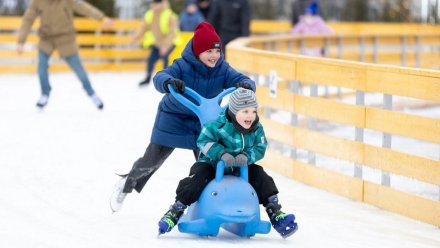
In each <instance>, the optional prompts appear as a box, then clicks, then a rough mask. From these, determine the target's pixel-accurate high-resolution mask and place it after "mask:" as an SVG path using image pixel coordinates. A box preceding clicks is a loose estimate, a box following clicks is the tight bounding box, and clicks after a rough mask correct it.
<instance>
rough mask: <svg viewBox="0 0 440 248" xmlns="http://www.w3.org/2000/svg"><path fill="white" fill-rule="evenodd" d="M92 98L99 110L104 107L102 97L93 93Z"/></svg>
mask: <svg viewBox="0 0 440 248" xmlns="http://www.w3.org/2000/svg"><path fill="white" fill-rule="evenodd" d="M90 98H92V101H93V103H94V104H95V105H96V107H97V108H98V109H99V110H102V109H103V108H104V103H103V102H102V101H101V99H99V97H98V96H97V95H96V94H93V95H91V96H90Z"/></svg>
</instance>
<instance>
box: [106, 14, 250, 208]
mask: <svg viewBox="0 0 440 248" xmlns="http://www.w3.org/2000/svg"><path fill="white" fill-rule="evenodd" d="M153 83H154V87H155V88H156V90H157V91H159V92H161V93H165V95H164V96H163V98H162V100H161V101H160V103H159V106H158V109H157V114H156V120H155V122H154V126H153V131H152V134H151V140H150V144H149V145H148V147H147V149H146V151H145V154H144V156H143V157H141V158H139V159H138V160H137V161H136V162H135V163H134V164H133V167H132V169H131V170H130V172H129V173H128V174H126V175H122V176H121V178H120V180H119V181H118V183H117V184H116V187H115V191H114V192H113V194H112V196H111V198H110V207H111V209H112V211H113V212H117V211H119V210H120V208H121V207H122V204H123V201H124V199H125V197H126V196H127V194H128V193H131V192H132V191H133V189H135V190H136V191H137V192H138V193H140V192H141V191H142V189H143V187H144V186H145V184H146V183H147V181H148V179H149V178H150V177H151V176H152V175H153V174H154V173H155V172H156V171H157V170H158V169H159V168H160V166H161V165H162V164H163V163H164V162H165V160H166V159H167V158H168V156H169V155H170V154H171V153H172V152H173V150H174V149H175V148H183V149H189V150H192V151H193V153H194V156H195V158H196V159H197V155H198V153H199V151H198V149H197V144H196V140H197V137H198V136H199V134H200V130H201V127H200V122H199V119H198V117H197V116H196V115H195V114H194V113H193V112H192V111H191V110H189V109H188V108H186V107H184V106H183V105H182V104H180V103H179V102H178V101H177V100H176V99H175V98H174V97H173V96H172V95H171V94H169V89H168V86H172V87H173V88H174V89H175V90H176V91H177V92H179V93H184V90H185V86H186V87H189V88H191V89H193V90H194V91H196V92H197V93H198V94H200V95H201V96H203V97H205V98H213V97H215V96H217V95H218V94H219V93H221V92H222V91H223V90H225V89H228V88H230V87H244V88H248V89H251V90H253V91H255V82H254V81H252V80H251V79H250V78H249V77H247V76H245V75H243V74H242V73H239V72H238V71H236V70H234V69H233V68H232V67H231V66H230V65H229V64H228V63H227V62H226V61H225V60H224V58H223V55H222V46H221V42H220V37H219V36H218V35H217V33H216V32H215V30H214V28H213V27H212V26H211V24H209V23H207V22H202V23H200V24H199V25H198V26H197V28H196V30H195V31H194V36H193V38H192V39H191V40H190V41H189V42H188V44H187V45H186V47H185V49H184V50H183V52H182V57H181V58H179V59H176V60H175V61H174V62H173V64H172V65H171V66H169V67H167V68H166V69H164V70H162V71H160V72H158V73H157V74H156V76H155V77H154V78H153Z"/></svg>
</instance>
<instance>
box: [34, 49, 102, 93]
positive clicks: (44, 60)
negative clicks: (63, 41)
mask: <svg viewBox="0 0 440 248" xmlns="http://www.w3.org/2000/svg"><path fill="white" fill-rule="evenodd" d="M50 56H51V55H50V54H49V55H48V54H46V53H45V52H43V51H41V50H38V76H39V78H40V86H41V94H42V95H46V96H49V95H50V91H51V89H52V88H51V87H50V83H49V59H50ZM63 59H64V60H65V61H66V62H67V64H68V65H69V67H70V68H71V69H72V70H73V71H74V72H75V74H76V76H77V77H78V79H79V80H80V81H81V83H82V86H83V88H84V90H85V91H86V92H87V95H89V96H91V95H93V94H95V91H94V90H93V88H92V85H91V84H90V81H89V78H88V76H87V73H86V71H85V70H84V67H83V66H82V64H81V60H80V58H79V54H78V53H75V54H73V55H71V56H68V57H64V58H63Z"/></svg>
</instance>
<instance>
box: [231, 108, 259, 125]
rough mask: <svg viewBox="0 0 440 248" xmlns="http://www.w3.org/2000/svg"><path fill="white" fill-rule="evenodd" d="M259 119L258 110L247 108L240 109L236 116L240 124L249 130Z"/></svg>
mask: <svg viewBox="0 0 440 248" xmlns="http://www.w3.org/2000/svg"><path fill="white" fill-rule="evenodd" d="M256 118H257V109H256V108H253V107H247V108H244V109H240V110H239V111H238V112H237V114H235V119H237V122H238V124H240V126H242V127H243V128H245V129H249V128H250V127H251V126H252V124H253V123H254V121H255V119H256Z"/></svg>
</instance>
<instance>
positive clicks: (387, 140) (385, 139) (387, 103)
mask: <svg viewBox="0 0 440 248" xmlns="http://www.w3.org/2000/svg"><path fill="white" fill-rule="evenodd" d="M392 107H393V96H392V95H389V94H384V95H383V108H384V109H392ZM382 147H384V148H391V134H389V133H383V136H382ZM381 183H382V185H384V186H390V185H391V180H390V173H389V172H386V171H382V176H381Z"/></svg>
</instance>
